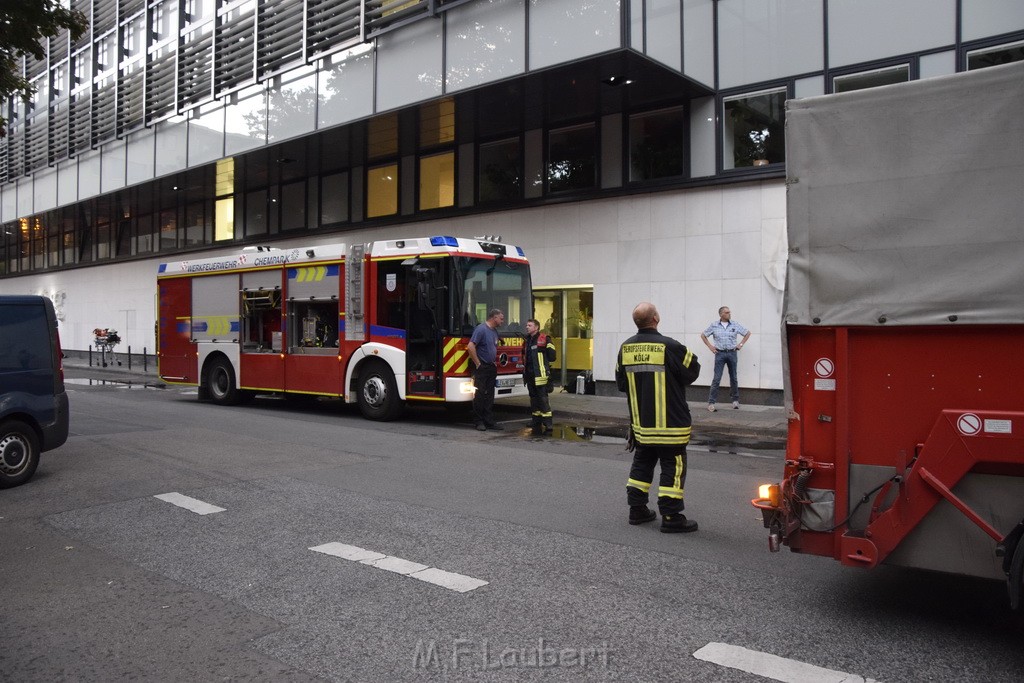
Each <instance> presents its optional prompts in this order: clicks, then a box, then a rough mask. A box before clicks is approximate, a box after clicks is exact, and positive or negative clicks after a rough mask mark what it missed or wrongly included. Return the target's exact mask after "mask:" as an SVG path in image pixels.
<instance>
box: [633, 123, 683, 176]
mask: <svg viewBox="0 0 1024 683" xmlns="http://www.w3.org/2000/svg"><path fill="white" fill-rule="evenodd" d="M685 134H686V128H685V126H684V119H683V108H682V107H676V108H674V109H668V110H665V111H656V112H650V113H647V114H637V115H635V116H631V117H630V119H629V179H630V180H631V181H634V182H636V181H638V180H654V179H656V178H669V177H672V176H680V175H682V174H683V170H684V169H683V136H684V135H685Z"/></svg>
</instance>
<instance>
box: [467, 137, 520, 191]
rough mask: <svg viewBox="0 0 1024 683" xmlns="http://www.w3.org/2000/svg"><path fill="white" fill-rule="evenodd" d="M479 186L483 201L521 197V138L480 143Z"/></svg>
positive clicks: (478, 189)
mask: <svg viewBox="0 0 1024 683" xmlns="http://www.w3.org/2000/svg"><path fill="white" fill-rule="evenodd" d="M479 173H480V175H479V179H478V188H477V191H478V193H479V195H480V201H481V202H498V201H503V200H514V199H519V196H520V192H521V188H522V185H523V179H522V176H521V175H520V172H519V138H513V139H511V140H501V141H500V142H491V143H488V144H486V145H480V170H479Z"/></svg>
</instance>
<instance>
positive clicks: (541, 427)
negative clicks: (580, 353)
mask: <svg viewBox="0 0 1024 683" xmlns="http://www.w3.org/2000/svg"><path fill="white" fill-rule="evenodd" d="M554 360H555V346H554V344H552V343H551V338H550V337H548V336H547V335H546V334H544V333H543V332H541V330H540V323H539V322H537V320H535V319H533V318H530V319H529V320H527V321H526V342H525V343H524V344H523V381H524V382H526V389H527V391H529V392H530V411H531V412H532V414H533V424H532V427H533V433H534V434H538V435H540V434H543V433H544V432H545V431H547V432H550V431H551V429H552V416H551V405H550V403H549V402H548V394H550V393H551V390H552V389H553V388H554V385H553V384H552V382H551V363H552V361H554Z"/></svg>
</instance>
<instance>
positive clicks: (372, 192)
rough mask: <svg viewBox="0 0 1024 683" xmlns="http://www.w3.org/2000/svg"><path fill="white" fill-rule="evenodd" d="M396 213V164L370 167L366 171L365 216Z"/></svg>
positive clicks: (371, 216) (372, 216)
mask: <svg viewBox="0 0 1024 683" xmlns="http://www.w3.org/2000/svg"><path fill="white" fill-rule="evenodd" d="M396 213H398V164H388V165H387V166H378V167H377V168H371V169H369V170H368V171H367V172H366V217H367V218H375V217H377V216H391V215H393V214H396Z"/></svg>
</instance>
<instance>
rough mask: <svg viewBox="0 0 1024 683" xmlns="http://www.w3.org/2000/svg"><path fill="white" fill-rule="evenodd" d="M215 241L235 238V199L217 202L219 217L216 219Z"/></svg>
mask: <svg viewBox="0 0 1024 683" xmlns="http://www.w3.org/2000/svg"><path fill="white" fill-rule="evenodd" d="M214 221H215V223H214V226H213V228H214V234H213V239H214V240H215V241H217V242H221V241H223V240H231V239H234V238H235V199H234V197H228V198H227V199H218V200H217V215H216V216H215V217H214Z"/></svg>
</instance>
